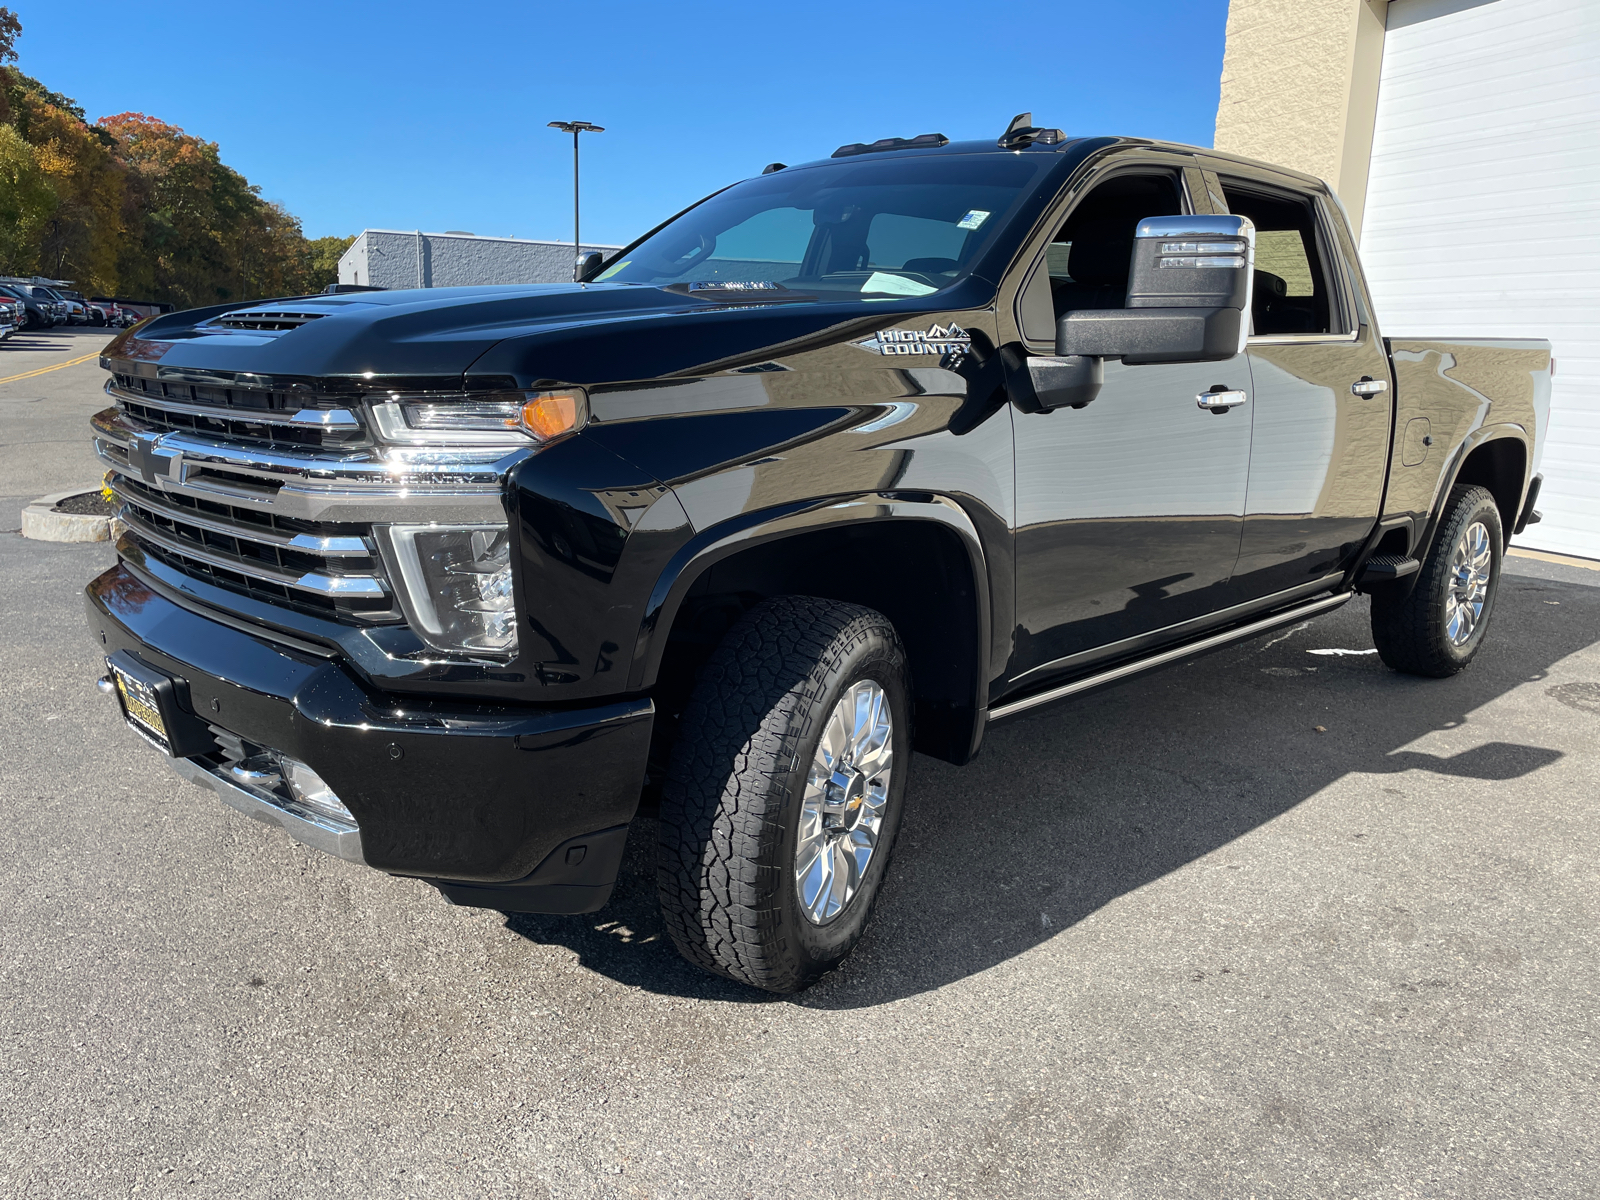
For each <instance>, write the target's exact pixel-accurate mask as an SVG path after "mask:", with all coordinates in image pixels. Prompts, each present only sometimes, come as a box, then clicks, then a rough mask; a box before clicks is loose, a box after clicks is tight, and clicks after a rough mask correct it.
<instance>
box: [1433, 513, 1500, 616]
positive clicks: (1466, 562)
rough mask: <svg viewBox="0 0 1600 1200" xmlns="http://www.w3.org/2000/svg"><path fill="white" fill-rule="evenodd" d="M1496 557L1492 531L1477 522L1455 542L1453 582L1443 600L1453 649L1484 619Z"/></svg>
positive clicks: (1451, 564)
mask: <svg viewBox="0 0 1600 1200" xmlns="http://www.w3.org/2000/svg"><path fill="white" fill-rule="evenodd" d="M1493 562H1494V554H1493V551H1492V549H1491V548H1490V545H1489V530H1488V529H1487V528H1485V527H1484V524H1483V522H1482V521H1474V522H1473V523H1472V524H1471V525H1469V526H1467V531H1466V532H1465V533H1463V534H1462V535H1461V540H1460V541H1458V542H1456V547H1455V550H1454V551H1452V552H1451V555H1450V580H1449V586H1448V590H1447V591H1446V592H1445V597H1444V632H1445V636H1446V637H1448V638H1449V639H1450V644H1451V645H1453V646H1461V645H1465V644H1466V642H1467V639H1468V638H1470V637H1471V636H1472V631H1473V630H1474V629H1476V628H1477V627H1478V620H1479V618H1481V617H1482V616H1483V605H1484V601H1485V600H1487V599H1488V597H1489V573H1490V568H1491V566H1492V565H1493Z"/></svg>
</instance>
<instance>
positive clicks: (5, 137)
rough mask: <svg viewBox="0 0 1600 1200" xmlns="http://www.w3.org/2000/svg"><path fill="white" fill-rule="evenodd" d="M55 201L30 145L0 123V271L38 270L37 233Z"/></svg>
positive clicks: (8, 272)
mask: <svg viewBox="0 0 1600 1200" xmlns="http://www.w3.org/2000/svg"><path fill="white" fill-rule="evenodd" d="M56 204H57V201H56V193H55V189H54V188H52V187H51V186H50V177H49V176H48V175H47V174H46V173H45V171H44V170H43V169H42V168H41V167H40V166H39V162H38V160H37V159H36V158H35V157H34V153H33V147H32V146H30V145H28V143H27V142H25V141H23V139H22V136H21V135H20V134H19V133H18V132H17V131H16V130H15V129H13V128H12V127H11V126H9V125H0V273H3V274H6V275H29V274H32V273H33V272H34V271H36V270H37V269H38V260H39V242H40V234H41V233H42V232H43V230H44V228H45V226H46V225H47V224H48V222H49V221H50V219H51V217H52V216H53V215H54V214H55V211H56Z"/></svg>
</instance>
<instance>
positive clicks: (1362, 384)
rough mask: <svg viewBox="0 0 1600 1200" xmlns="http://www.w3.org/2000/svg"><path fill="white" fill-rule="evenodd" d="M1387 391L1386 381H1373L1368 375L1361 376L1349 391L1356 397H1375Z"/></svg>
mask: <svg viewBox="0 0 1600 1200" xmlns="http://www.w3.org/2000/svg"><path fill="white" fill-rule="evenodd" d="M1388 390H1389V381H1388V380H1387V379H1374V378H1372V376H1370V375H1363V376H1362V377H1361V378H1360V379H1358V380H1356V381H1355V382H1354V383H1352V384H1351V385H1350V391H1351V392H1352V393H1353V394H1355V395H1357V396H1376V395H1378V394H1379V393H1380V392H1387V391H1388Z"/></svg>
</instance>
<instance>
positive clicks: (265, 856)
mask: <svg viewBox="0 0 1600 1200" xmlns="http://www.w3.org/2000/svg"><path fill="white" fill-rule="evenodd" d="M96 336H99V337H101V338H103V337H104V334H99V335H95V334H91V333H77V334H56V335H42V336H39V337H37V338H34V339H32V340H31V342H30V343H28V344H27V345H24V344H22V343H21V342H20V341H19V342H18V343H14V344H12V345H10V346H7V347H4V348H0V368H4V369H0V376H3V375H8V374H13V373H17V372H20V371H24V370H31V369H32V368H33V366H35V365H46V364H48V363H49V362H51V361H64V360H65V359H66V358H70V357H75V356H76V355H79V354H83V353H87V352H88V351H89V350H92V349H94V348H95V346H96V345H97V344H98V343H97V342H95V341H93V340H92V339H93V338H95V337H96ZM99 376H100V372H99V371H98V370H97V369H96V368H95V366H94V364H93V363H92V362H91V363H88V364H85V365H84V366H82V367H74V368H69V369H66V370H63V371H58V372H53V373H50V374H46V375H41V376H36V377H34V378H31V379H28V380H23V381H20V382H17V383H12V384H6V385H0V471H3V477H4V479H5V484H4V485H0V491H4V492H5V493H6V494H7V495H6V498H5V499H4V501H3V503H4V505H5V509H6V512H7V513H8V514H9V516H8V517H7V519H6V520H5V521H3V522H0V526H3V527H4V528H6V529H8V530H13V531H14V530H15V528H16V526H17V524H18V520H17V513H18V510H19V509H20V507H21V506H22V504H24V503H26V501H27V500H29V499H31V498H32V497H34V496H36V495H39V494H43V493H45V492H49V491H55V490H61V489H64V488H67V487H71V486H75V485H77V484H83V485H85V486H90V485H92V484H93V483H94V482H95V481H96V480H97V479H98V475H99V472H98V470H97V468H96V467H95V464H94V460H93V458H92V456H91V455H90V454H89V451H88V439H87V436H86V432H85V427H84V423H83V422H84V418H85V417H86V416H87V415H88V414H89V413H90V412H93V411H94V410H95V409H97V408H99V407H101V406H102V404H103V401H102V398H101V397H100V394H99V382H100V380H99ZM111 559H112V556H111V552H110V550H109V548H108V547H106V546H104V545H51V544H42V543H35V542H27V541H24V540H22V539H21V538H20V537H18V536H17V535H16V533H15V532H7V533H4V534H0V613H3V614H4V619H3V621H0V644H3V647H4V650H3V654H0V685H3V687H0V694H3V695H4V696H5V697H6V721H5V724H4V730H5V736H4V737H3V738H0V896H3V897H4V899H5V904H4V907H3V910H0V1195H3V1196H6V1197H13V1196H14V1197H19V1198H20V1197H82V1196H132V1195H140V1196H180V1195H181V1196H190V1195H192V1196H226V1197H239V1196H265V1197H279V1196H285V1197H287V1196H302V1195H323V1194H327V1195H372V1196H416V1197H455V1196H460V1197H474V1198H477V1197H562V1198H565V1197H633V1196H649V1197H698V1196H704V1197H746V1196H748V1197H763V1198H764V1197H780V1196H781V1197H813V1196H815V1197H832V1196H880V1195H881V1196H902V1195H908V1196H909V1195H917V1196H961V1197H970V1196H983V1197H991V1196H992V1197H1035V1196H1038V1197H1045V1196H1050V1197H1054V1196H1084V1197H1102V1196H1103V1197H1125V1196H1126V1197H1144V1196H1149V1197H1163V1198H1170V1197H1191V1196H1192V1197H1229V1198H1232V1197H1238V1198H1240V1200H1244V1198H1247V1197H1258V1198H1262V1197H1280V1196H1281V1197H1307V1198H1317V1200H1326V1198H1331V1197H1362V1198H1371V1197H1396V1198H1399V1197H1438V1198H1440V1200H1445V1198H1450V1200H1463V1198H1477V1197H1482V1198H1490V1197H1494V1198H1500V1197H1521V1196H1528V1197H1534V1196H1537V1197H1569V1196H1570V1197H1592V1196H1594V1195H1596V1194H1597V1192H1600V1162H1597V1152H1596V1139H1595V1130H1596V1129H1600V1100H1597V1097H1600V1046H1597V1034H1600V1000H1597V984H1600V956H1597V954H1596V951H1597V948H1600V947H1597V941H1600V938H1597V934H1596V911H1597V900H1600V888H1597V869H1596V862H1597V860H1600V823H1597V821H1596V817H1597V815H1600V812H1597V809H1600V787H1597V783H1600V752H1597V739H1596V735H1597V733H1600V644H1597V643H1600V571H1592V570H1585V569H1581V568H1575V567H1569V566H1560V565H1556V564H1549V563H1543V562H1534V561H1530V560H1525V559H1512V560H1510V561H1509V564H1508V571H1507V575H1506V578H1505V581H1504V591H1503V592H1502V595H1501V598H1500V607H1499V610H1498V612H1497V614H1496V616H1495V623H1494V627H1493V629H1492V631H1491V637H1490V641H1489V643H1488V645H1487V646H1486V648H1485V649H1484V651H1483V653H1482V654H1481V655H1480V657H1479V659H1478V661H1477V662H1476V663H1475V664H1474V665H1473V667H1472V668H1471V669H1470V670H1468V671H1467V672H1465V673H1464V674H1462V675H1461V676H1458V677H1457V678H1455V679H1451V680H1445V681H1425V680H1419V679H1411V678H1406V677H1402V676H1398V675H1395V674H1392V673H1390V672H1388V671H1387V670H1385V669H1384V668H1383V666H1382V665H1381V664H1380V663H1379V662H1377V660H1376V656H1375V655H1374V654H1372V653H1366V651H1370V649H1371V644H1372V643H1371V640H1370V637H1369V635H1368V632H1367V626H1366V607H1365V602H1364V601H1362V600H1357V601H1355V602H1353V603H1352V604H1350V605H1348V606H1346V607H1345V608H1344V609H1342V610H1340V611H1338V612H1337V613H1335V614H1333V615H1332V616H1330V617H1326V618H1323V619H1320V620H1317V621H1315V622H1312V623H1310V624H1309V625H1306V626H1304V627H1302V628H1297V629H1295V630H1293V631H1290V632H1285V633H1280V634H1275V635H1273V636H1271V637H1269V638H1262V639H1258V640H1257V641H1254V642H1251V643H1247V644H1244V645H1241V646H1236V647H1233V648H1230V649H1227V650H1224V651H1220V652H1217V653H1214V654H1211V655H1208V656H1205V657H1201V658H1197V659H1195V660H1193V661H1189V662H1185V663H1183V664H1181V665H1179V666H1175V667H1173V668H1171V669H1168V670H1166V671H1163V672H1160V673H1157V674H1154V675H1150V676H1146V677H1143V678H1140V679H1137V680H1134V681H1132V682H1130V683H1127V684H1125V685H1123V686H1122V687H1120V688H1117V689H1115V690H1112V691H1106V692H1102V693H1099V694H1097V695H1094V696H1090V697H1088V698H1085V699H1082V700H1080V701H1078V702H1076V703H1073V704H1070V705H1067V706H1063V707H1060V708H1057V709H1055V710H1053V711H1050V712H1047V713H1041V714H1038V715H1033V716H1030V717H1027V718H1022V719H1018V720H1016V721H1014V722H1012V723H1009V724H1004V725H999V726H996V727H995V728H993V729H992V730H991V731H990V733H989V736H988V739H987V742H986V745H985V747H984V750H983V753H982V756H981V757H980V758H979V760H978V761H977V762H975V763H974V764H972V765H971V766H969V767H966V768H963V769H956V768H952V767H949V766H946V765H944V764H942V763H937V762H934V761H931V760H928V759H923V758H919V759H917V760H916V761H915V762H914V764H913V767H912V771H913V776H912V782H911V788H910V793H909V796H910V800H909V807H908V811H907V814H906V819H905V826H904V830H903V834H902V840H901V843H900V845H899V847H898V848H897V851H896V860H895V863H894V865H893V868H892V870H891V872H890V876H889V881H888V885H887V888H886V891H885V893H884V896H883V899H882V903H881V905H880V909H879V915H878V918H877V921H876V922H875V924H874V926H873V927H872V929H871V930H870V931H869V933H868V935H867V937H866V938H865V940H864V942H863V943H862V946H861V948H860V949H859V951H858V952H857V953H856V954H855V955H854V956H853V957H852V958H851V959H850V960H849V961H848V962H847V963H846V965H845V967H844V968H843V969H842V970H841V971H839V972H837V973H836V974H835V975H833V976H831V977H829V978H828V979H827V980H825V981H824V982H823V983H821V984H820V985H819V986H817V987H816V988H814V989H812V990H811V991H810V992H808V993H806V994H805V995H803V996H800V997H798V998H794V999H787V1000H785V999H775V998H772V997H769V996H765V995H762V994H758V993H755V992H752V991H748V990H746V989H743V988H740V987H738V986H736V985H733V984H730V983H725V982H720V981H717V980H714V979H711V978H709V977H706V976H703V975H701V974H699V973H697V972H696V971H694V970H693V969H692V968H690V967H689V966H687V965H686V964H685V963H683V962H681V961H680V960H679V959H678V958H677V957H676V955H675V954H674V953H673V951H672V949H671V947H670V945H669V944H667V942H666V939H665V937H664V934H663V931H662V927H661V922H660V919H659V917H658V916H657V915H656V912H655V909H654V907H653V881H652V878H651V859H650V839H651V836H652V833H653V831H652V829H651V826H650V822H648V821H645V820H641V821H640V822H639V823H638V826H637V828H636V831H635V837H634V839H633V842H632V844H631V847H630V851H629V856H628V861H627V865H626V868H625V873H624V878H623V881H622V884H621V886H620V887H619V889H618V893H617V896H616V898H615V899H614V900H613V902H612V903H611V905H610V906H609V907H608V908H607V909H606V910H604V911H602V912H600V913H597V914H594V915H592V916H590V917H586V918H556V917H514V918H510V919H508V918H506V917H504V916H502V915H500V914H497V913H493V912H486V911H479V910H471V909H457V908H452V907H450V906H449V905H447V904H446V903H444V901H443V900H442V899H440V897H439V896H438V895H437V894H436V893H434V892H433V891H432V890H431V889H429V888H428V887H427V886H425V885H423V884H421V883H418V882H415V881H409V880H400V879H392V878H388V877H385V876H382V875H378V874H376V873H373V872H370V871H367V870H364V869H361V868H358V867H355V866H353V865H351V864H348V863H345V862H341V861H338V860H334V859H330V858H326V857H323V856H320V855H318V854H316V853H315V852H312V851H309V850H306V849H304V848H302V847H300V846H298V845H296V844H294V843H292V842H290V841H288V840H287V839H286V838H285V837H284V835H283V834H281V833H280V832H278V831H276V830H274V829H270V828H267V827H264V826H261V825H258V824H255V823H253V822H251V821H249V820H247V819H245V818H243V817H241V816H239V815H238V814H235V813H234V812H232V811H231V810H228V809H226V808H224V807H222V806H221V804H220V803H218V802H217V801H216V799H215V798H214V797H212V796H211V795H210V794H209V793H207V792H204V791H201V790H198V789H196V788H193V787H190V786H188V785H186V784H183V783H182V782H180V781H179V780H177V779H176V778H175V777H174V776H172V775H171V774H170V772H169V771H168V770H167V769H166V767H165V766H164V764H163V763H162V762H161V761H160V759H159V758H158V756H157V755H156V753H155V752H154V751H153V750H151V749H150V748H148V747H147V746H146V745H145V744H144V743H142V742H140V741H139V740H138V739H137V738H136V737H134V736H133V735H132V734H131V733H129V732H128V731H127V730H125V729H124V728H122V727H121V725H120V722H119V720H118V718H117V716H116V713H115V711H114V707H113V705H112V704H111V702H109V701H108V700H106V699H105V698H104V697H102V696H100V695H99V694H98V693H97V692H96V691H95V690H94V688H93V686H92V681H93V679H94V678H95V676H96V675H97V674H98V673H99V664H98V662H97V660H96V655H95V653H94V647H93V646H91V644H90V642H89V639H88V636H87V634H86V632H85V628H84V621H83V617H82V615H81V611H82V610H81V605H82V598H81V595H80V592H81V589H82V587H83V584H84V582H85V581H86V580H87V579H89V578H90V577H92V575H93V574H95V573H96V572H97V571H99V570H100V569H102V568H103V567H104V566H106V565H108V564H109V563H110V562H111ZM1328 650H1336V651H1345V652H1346V653H1337V654H1327V653H1318V651H1328ZM1319 727H1320V729H1319Z"/></svg>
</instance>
